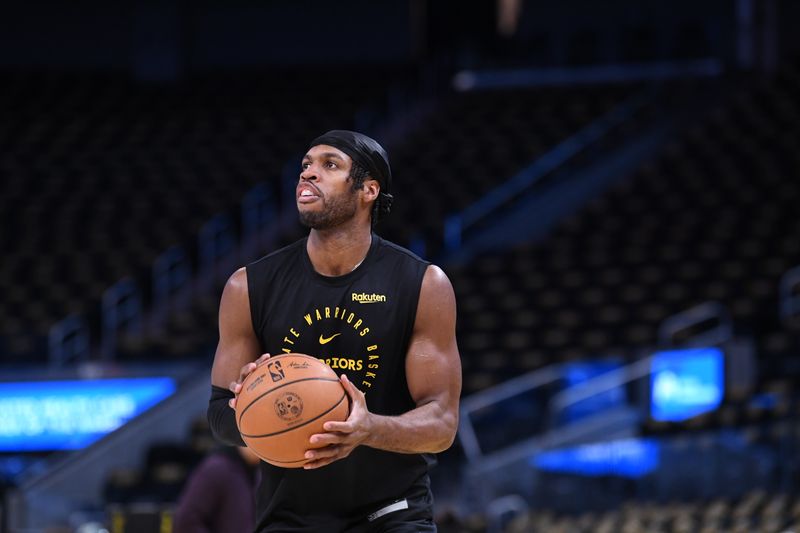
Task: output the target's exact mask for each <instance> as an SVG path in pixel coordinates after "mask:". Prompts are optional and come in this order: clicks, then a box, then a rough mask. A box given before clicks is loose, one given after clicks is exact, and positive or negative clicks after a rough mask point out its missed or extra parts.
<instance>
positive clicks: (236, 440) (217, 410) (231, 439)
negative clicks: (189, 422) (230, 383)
mask: <svg viewBox="0 0 800 533" xmlns="http://www.w3.org/2000/svg"><path fill="white" fill-rule="evenodd" d="M233 397H234V394H233V393H232V392H231V391H229V390H228V389H223V388H222V387H217V386H215V385H211V399H210V400H209V401H208V425H209V427H210V428H211V433H212V434H213V435H214V437H215V438H216V439H217V440H218V441H220V442H224V443H225V444H229V445H231V446H244V445H245V443H244V441H243V440H242V435H241V434H240V433H239V428H238V427H237V426H236V413H235V412H234V410H233V409H231V406H230V405H228V400H230V399H231V398H233Z"/></svg>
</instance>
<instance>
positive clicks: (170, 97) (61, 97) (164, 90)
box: [0, 70, 387, 363]
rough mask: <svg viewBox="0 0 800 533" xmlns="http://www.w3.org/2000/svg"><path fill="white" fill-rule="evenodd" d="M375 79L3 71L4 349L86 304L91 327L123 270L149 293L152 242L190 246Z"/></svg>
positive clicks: (11, 354) (338, 122) (32, 356)
mask: <svg viewBox="0 0 800 533" xmlns="http://www.w3.org/2000/svg"><path fill="white" fill-rule="evenodd" d="M320 73H321V71H320ZM366 79H368V80H369V81H370V84H369V85H368V84H366V83H365V82H364V81H365V80H366ZM386 79H387V78H385V77H384V75H383V74H382V73H372V72H369V71H368V70H362V71H360V72H358V73H355V72H345V71H340V72H338V73H337V74H335V75H334V74H331V75H330V77H329V78H328V80H327V82H326V83H325V84H320V83H318V80H315V82H314V83H307V82H306V81H304V78H303V73H301V72H280V71H275V72H273V73H272V74H270V75H254V74H247V75H243V74H241V75H240V74H237V73H235V72H231V73H228V74H227V75H225V76H205V77H197V78H195V79H190V80H186V82H185V83H183V84H178V85H142V84H136V83H134V82H131V81H129V80H127V79H126V78H124V77H116V76H113V75H91V74H77V73H75V74H49V75H45V74H36V75H34V74H30V75H26V74H23V73H18V74H4V76H3V79H2V83H0V110H2V114H3V117H4V119H3V123H2V124H0V169H2V170H0V171H1V172H2V174H3V176H4V177H3V180H2V183H0V228H2V230H0V244H2V246H3V249H4V251H5V253H4V258H3V261H2V264H0V291H2V293H3V295H4V297H3V300H2V305H0V339H2V340H0V353H2V354H3V362H7V363H20V362H27V363H32V362H35V361H42V360H43V358H44V357H45V356H46V353H47V343H46V336H47V333H48V328H49V327H50V326H51V325H52V324H53V323H54V322H56V321H58V320H60V319H62V318H64V317H65V316H66V315H68V314H72V313H76V314H81V315H84V316H86V317H87V318H88V319H89V321H90V323H91V324H92V326H93V329H94V331H95V332H96V330H97V323H98V321H99V317H98V315H99V311H98V306H99V303H98V302H99V299H100V297H101V295H102V293H103V291H104V290H105V289H106V288H108V287H109V286H111V285H112V284H113V283H115V282H117V281H118V280H119V279H120V278H122V277H123V276H129V277H133V278H134V279H136V280H138V281H139V282H140V283H141V284H142V286H143V287H142V288H143V289H144V292H145V296H147V294H148V292H147V290H148V288H149V287H148V284H149V279H148V273H149V269H150V268H151V265H152V262H153V260H154V259H155V258H156V257H157V256H158V255H159V254H160V253H161V252H163V251H164V250H166V249H167V248H168V247H169V246H171V245H175V244H180V245H185V246H187V247H188V248H189V250H193V246H194V243H195V242H196V235H197V232H198V229H199V228H200V226H201V225H202V224H203V223H204V222H206V221H207V220H208V219H210V218H211V217H212V216H213V215H216V214H217V213H221V212H233V211H234V210H236V209H237V208H238V205H239V203H240V201H241V199H242V196H243V195H244V193H245V192H247V191H248V190H249V189H250V188H251V187H253V186H254V185H255V184H257V183H261V182H266V183H268V184H269V185H270V186H271V187H274V188H275V189H276V190H275V191H274V192H275V194H279V192H280V190H279V188H280V181H279V178H280V176H281V173H282V172H283V168H284V165H285V164H286V163H287V162H288V161H290V160H291V159H292V158H294V157H296V154H297V153H299V152H301V151H302V150H303V149H304V147H305V146H306V144H307V143H308V141H309V140H310V139H311V138H313V137H314V136H315V135H318V134H319V133H320V132H322V131H325V130H327V129H331V128H335V127H338V128H341V127H352V124H353V117H354V115H355V113H356V111H357V110H358V109H359V108H360V106H363V105H365V104H367V103H370V101H371V100H370V99H371V98H373V96H374V95H378V94H381V90H382V89H381V88H382V87H383V86H384V84H385V83H386ZM371 91H375V92H371ZM298 165H299V163H298ZM184 338H186V337H185V336H184ZM207 338H208V337H207V336H206V335H204V336H202V342H207ZM196 346H197V343H188V345H187V343H183V344H180V345H179V346H178V349H177V350H176V351H177V352H179V353H180V352H182V351H186V350H189V351H191V348H193V347H195V348H196ZM156 347H157V346H156Z"/></svg>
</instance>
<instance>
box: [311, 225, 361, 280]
mask: <svg viewBox="0 0 800 533" xmlns="http://www.w3.org/2000/svg"><path fill="white" fill-rule="evenodd" d="M370 244H372V229H371V227H370V226H369V225H359V226H357V227H350V228H346V229H343V228H337V229H331V230H322V231H320V230H311V233H309V235H308V242H307V244H306V250H307V251H308V257H309V259H310V260H311V264H312V265H313V266H314V270H316V271H317V272H319V273H320V274H322V275H323V276H343V275H345V274H348V273H350V272H352V271H353V270H355V269H356V268H357V267H358V266H359V265H360V264H361V262H362V261H364V258H365V257H366V256H367V252H369V247H370Z"/></svg>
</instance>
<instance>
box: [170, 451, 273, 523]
mask: <svg viewBox="0 0 800 533" xmlns="http://www.w3.org/2000/svg"><path fill="white" fill-rule="evenodd" d="M259 461H260V459H259V458H258V456H256V455H255V454H254V453H253V452H251V451H250V449H249V448H246V447H243V446H231V447H225V448H222V449H220V450H219V451H216V452H214V453H212V454H210V455H209V456H208V457H206V458H205V459H204V460H203V461H202V462H201V463H200V464H199V465H198V466H197V468H196V469H195V470H194V472H192V474H191V475H190V476H189V479H188V481H187V482H186V486H185V487H184V488H183V491H182V492H181V495H180V498H179V499H178V506H177V508H176V509H175V529H174V530H175V533H245V532H248V531H252V530H253V527H254V526H255V484H256V474H257V471H258V469H257V468H256V467H257V465H258V463H259Z"/></svg>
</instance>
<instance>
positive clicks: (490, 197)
mask: <svg viewBox="0 0 800 533" xmlns="http://www.w3.org/2000/svg"><path fill="white" fill-rule="evenodd" d="M651 98H652V95H650V94H637V95H635V96H633V97H631V98H629V99H628V100H626V101H625V102H623V103H622V104H620V105H618V106H617V107H615V108H614V109H612V110H611V111H609V112H608V113H606V114H605V115H604V116H602V117H600V118H598V119H597V120H595V121H593V122H592V123H590V124H589V125H588V126H586V127H584V128H583V129H581V130H580V131H578V132H577V133H575V134H574V135H572V136H570V137H568V138H567V139H566V140H564V141H562V142H561V143H559V144H558V145H556V146H555V147H554V148H552V149H551V150H550V151H548V152H547V153H545V154H544V155H542V156H541V157H540V158H539V159H537V160H536V161H534V162H533V164H532V165H530V166H529V167H528V168H526V169H524V170H523V171H522V172H520V173H518V174H517V175H515V176H514V177H512V178H511V179H510V180H508V181H507V182H506V183H505V184H503V185H501V186H499V187H495V188H494V189H492V190H491V191H490V192H489V193H488V194H487V195H486V196H484V197H483V198H481V199H480V200H478V201H477V202H475V203H473V204H472V205H470V206H469V207H467V208H466V209H464V210H463V211H461V212H460V213H456V214H453V215H450V216H449V217H447V219H446V220H445V223H444V243H445V249H446V250H447V251H449V252H453V251H455V250H457V249H458V248H460V246H461V243H462V240H463V235H464V233H465V232H466V231H467V230H468V229H469V228H471V227H472V226H474V225H476V224H478V223H479V222H481V221H482V220H484V219H485V218H486V217H488V216H490V215H491V214H493V213H495V212H496V211H497V210H499V209H500V208H502V207H503V206H504V205H506V204H507V203H508V202H510V201H511V200H512V199H513V198H515V197H517V196H518V195H519V194H520V193H522V192H524V191H526V190H528V189H530V188H531V187H532V186H534V185H535V184H536V183H537V182H539V181H540V180H542V179H543V178H544V177H546V176H548V175H549V174H551V173H552V172H553V171H554V170H556V169H557V168H559V167H561V166H563V165H564V164H565V163H566V162H567V161H569V160H570V159H572V158H574V157H575V156H577V155H578V154H580V153H581V152H583V151H584V150H586V149H587V148H588V147H589V146H591V145H593V144H594V143H596V142H597V141H599V140H600V139H602V138H603V137H604V136H605V135H607V134H608V133H609V132H610V131H611V130H612V129H613V128H615V127H617V126H619V125H621V124H622V123H624V122H625V121H627V120H628V119H630V118H631V117H632V116H633V115H634V113H635V112H636V111H637V110H639V109H640V108H642V107H643V106H644V105H645V103H647V102H648V101H650V100H651Z"/></svg>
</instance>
